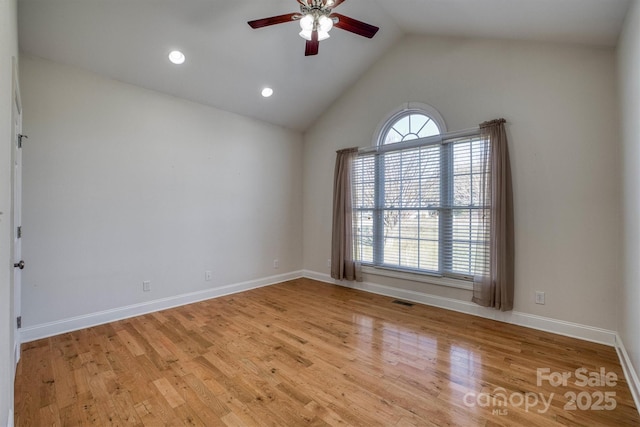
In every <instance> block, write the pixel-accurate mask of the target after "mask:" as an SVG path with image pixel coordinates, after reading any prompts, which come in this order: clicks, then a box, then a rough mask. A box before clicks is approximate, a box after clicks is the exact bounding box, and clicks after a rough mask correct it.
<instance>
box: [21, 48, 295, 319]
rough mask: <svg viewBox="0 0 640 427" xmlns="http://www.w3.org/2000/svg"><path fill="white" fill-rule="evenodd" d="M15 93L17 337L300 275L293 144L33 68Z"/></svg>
mask: <svg viewBox="0 0 640 427" xmlns="http://www.w3.org/2000/svg"><path fill="white" fill-rule="evenodd" d="M21 83H22V86H23V94H22V95H23V105H24V131H25V133H26V134H28V135H29V144H28V146H26V147H25V149H24V221H23V225H24V243H23V245H24V246H23V248H24V257H25V260H27V262H28V264H29V268H27V269H25V272H24V279H23V293H22V301H23V309H22V316H23V324H24V325H25V326H26V327H29V326H33V325H40V324H43V323H46V322H53V321H58V320H61V319H67V318H71V317H74V316H79V315H84V314H89V313H94V312H98V311H102V310H110V309H114V308H119V307H124V306H127V305H131V304H137V303H142V302H145V301H150V300H156V299H159V298H167V297H172V296H176V295H181V294H186V293H190V292H197V291H201V290H205V289H209V288H215V287H220V286H223V285H229V284H235V283H240V282H243V281H247V280H252V279H258V278H264V277H268V276H272V275H276V274H282V273H285V272H291V271H297V270H299V269H300V268H301V266H302V255H301V252H302V251H301V249H302V213H301V210H302V184H301V178H302V172H301V159H302V137H301V135H300V134H299V133H296V132H293V131H289V130H286V129H283V128H280V127H276V126H272V125H268V124H265V123H262V122H259V121H256V120H251V119H247V118H245V117H242V116H238V115H236V114H231V113H227V112H223V111H220V110H216V109H213V108H210V107H206V106H202V105H198V104H195V103H192V102H187V101H184V100H180V99H178V98H173V97H170V96H167V95H163V94H159V93H156V92H152V91H148V90H145V89H141V88H138V87H135V86H131V85H127V84H123V83H119V82H116V81H113V80H107V79H105V78H102V77H100V76H98V75H95V74H92V73H89V72H86V71H82V70H80V69H77V68H72V67H68V66H63V65H59V64H56V63H53V62H49V61H45V60H42V59H37V58H29V57H22V58H21ZM212 84H217V83H215V79H213V80H212ZM274 259H278V260H279V261H280V267H279V269H277V270H276V269H274V268H273V260H274ZM205 270H211V271H213V281H211V282H207V281H205V276H204V273H205ZM144 280H150V281H151V289H152V290H151V292H148V293H143V292H142V282H143V281H144Z"/></svg>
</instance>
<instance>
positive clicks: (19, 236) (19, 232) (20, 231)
mask: <svg viewBox="0 0 640 427" xmlns="http://www.w3.org/2000/svg"><path fill="white" fill-rule="evenodd" d="M17 234H18V239H21V238H22V226H20V227H18V232H17Z"/></svg>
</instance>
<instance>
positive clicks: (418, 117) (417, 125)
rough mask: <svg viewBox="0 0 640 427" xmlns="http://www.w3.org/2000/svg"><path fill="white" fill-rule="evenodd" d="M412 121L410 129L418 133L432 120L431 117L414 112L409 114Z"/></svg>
mask: <svg viewBox="0 0 640 427" xmlns="http://www.w3.org/2000/svg"><path fill="white" fill-rule="evenodd" d="M409 120H410V122H411V125H410V131H411V133H414V134H416V135H418V134H419V132H420V131H421V130H422V129H423V128H424V125H426V124H427V122H428V121H429V120H430V119H429V117H427V116H424V115H422V114H412V115H410V116H409Z"/></svg>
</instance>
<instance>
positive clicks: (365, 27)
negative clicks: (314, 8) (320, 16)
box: [330, 13, 379, 39]
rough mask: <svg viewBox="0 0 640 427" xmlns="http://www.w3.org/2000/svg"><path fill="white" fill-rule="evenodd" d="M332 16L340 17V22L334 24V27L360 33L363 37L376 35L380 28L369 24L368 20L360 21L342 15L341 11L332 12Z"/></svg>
mask: <svg viewBox="0 0 640 427" xmlns="http://www.w3.org/2000/svg"><path fill="white" fill-rule="evenodd" d="M330 18H338V22H336V23H335V24H333V26H334V27H337V28H340V29H342V30H346V31H349V32H352V33H354V34H358V35H359V36H362V37H367V38H369V39H370V38H372V37H373V36H375V35H376V33H377V32H378V30H379V28H378V27H376V26H374V25H370V24H367V23H366V22H362V21H358V20H357V19H353V18H349V17H348V16H344V15H341V14H339V13H332V14H331V15H330Z"/></svg>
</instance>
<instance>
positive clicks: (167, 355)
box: [15, 279, 640, 427]
mask: <svg viewBox="0 0 640 427" xmlns="http://www.w3.org/2000/svg"><path fill="white" fill-rule="evenodd" d="M22 352H23V353H22V358H21V361H20V364H19V366H18V369H17V377H16V384H15V396H16V405H15V420H16V423H15V424H16V426H17V427H30V426H35V427H40V426H48V425H51V426H94V425H96V426H108V425H119V426H125V425H127V426H135V427H142V426H161V425H167V426H182V425H188V426H218V425H219V426H278V427H280V426H367V427H370V426H399V427H411V426H443V425H451V426H465V427H466V426H503V427H507V426H509V427H510V426H527V427H528V426H541V427H547V426H561V425H565V426H567V425H568V426H595V425H598V426H607V425H611V426H626V425H630V426H631V425H640V415H639V414H638V411H637V408H636V407H635V405H634V402H633V398H632V396H631V393H630V390H629V387H628V384H627V382H626V380H625V378H624V376H623V372H622V368H621V366H620V364H619V361H618V357H617V354H616V351H615V349H613V348H611V347H607V346H603V345H599V344H595V343H591V342H585V341H580V340H577V339H573V338H568V337H563V336H558V335H554V334H551V333H547V332H541V331H535V330H531V329H526V328H522V327H519V326H515V325H510V324H505V323H500V322H495V321H491V320H488V319H482V318H477V317H473V316H468V315H464V314H461V313H456V312H451V311H447V310H443V309H439V308H434V307H428V306H424V305H420V304H416V305H414V306H412V307H406V306H401V305H397V304H393V300H392V299H391V298H388V297H383V296H380V295H374V294H368V293H364V292H359V291H355V290H351V289H346V288H341V287H336V286H331V285H326V284H322V283H319V282H315V281H313V280H307V279H300V280H294V281H290V282H286V283H282V284H278V285H273V286H269V287H266V288H259V289H254V290H251V291H248V292H243V293H240V294H235V295H230V296H226V297H221V298H217V299H213V300H208V301H203V302H201V303H197V304H191V305H188V306H183V307H177V308H174V309H170V310H165V311H162V312H158V313H151V314H147V315H143V316H139V317H136V318H132V319H126V320H121V321H117V322H113V323H110V324H107V325H100V326H97V327H94V328H89V329H85V330H81V331H75V332H71V333H67V334H62V335H59V336H56V337H51V338H47V339H43V340H39V341H36V342H32V343H26V344H24V345H23V347H22ZM540 369H543V370H544V369H546V371H544V372H547V373H548V374H554V375H563V374H564V375H568V379H567V381H566V384H564V383H563V384H551V382H550V381H549V378H548V377H545V378H546V379H543V380H541V384H538V380H539V379H540V378H539V375H540V373H539V370H540ZM577 369H584V370H585V372H587V373H594V375H596V376H597V374H596V373H598V372H600V370H603V372H605V373H607V374H611V373H613V374H615V375H616V376H617V380H616V381H615V384H604V385H603V384H595V383H594V384H581V383H577V380H578V377H577V375H578V372H577V371H576V370H577ZM605 392H607V393H609V403H615V408H611V407H610V408H608V409H609V410H605V409H602V408H600V410H591V409H592V407H591V406H590V405H592V404H594V402H596V401H597V400H598V399H599V396H604V393H605ZM534 399H535V401H534ZM571 399H575V406H576V407H575V408H571V405H572V403H571ZM611 399H613V400H611ZM534 403H535V404H534ZM587 403H588V404H589V405H587ZM601 403H602V402H601ZM578 405H581V407H578Z"/></svg>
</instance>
